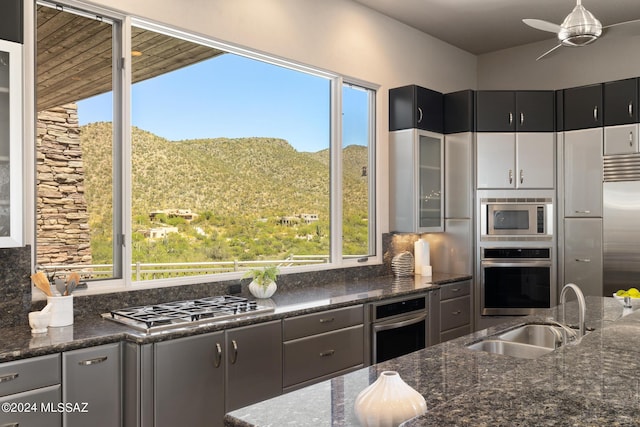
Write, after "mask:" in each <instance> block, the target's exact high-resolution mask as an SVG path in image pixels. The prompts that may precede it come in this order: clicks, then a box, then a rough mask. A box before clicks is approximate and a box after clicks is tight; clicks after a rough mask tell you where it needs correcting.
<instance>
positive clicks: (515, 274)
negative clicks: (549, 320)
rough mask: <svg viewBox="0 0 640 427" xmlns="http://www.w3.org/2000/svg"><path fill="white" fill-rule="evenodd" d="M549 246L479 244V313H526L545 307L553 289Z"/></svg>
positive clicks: (553, 282)
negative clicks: (482, 245)
mask: <svg viewBox="0 0 640 427" xmlns="http://www.w3.org/2000/svg"><path fill="white" fill-rule="evenodd" d="M552 257H553V254H552V249H551V247H545V248H536V247H496V248H490V247H483V248H481V261H480V310H481V313H480V314H481V315H527V314H532V313H534V312H535V310H536V309H540V308H549V307H551V303H552V302H555V301H554V299H555V298H554V295H555V292H556V283H555V272H554V267H553V262H552V259H553V258H552Z"/></svg>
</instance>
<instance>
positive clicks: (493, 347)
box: [467, 339, 555, 359]
mask: <svg viewBox="0 0 640 427" xmlns="http://www.w3.org/2000/svg"><path fill="white" fill-rule="evenodd" d="M467 348H469V349H471V350H480V351H486V352H488V353H496V354H504V355H505V356H512V357H519V358H522V359H536V358H538V357H540V356H542V355H545V354H547V353H550V352H552V351H553V350H555V348H554V347H543V346H539V345H531V344H523V343H520V342H513V341H503V340H499V339H486V340H482V341H479V342H477V343H474V344H470V345H468V346H467Z"/></svg>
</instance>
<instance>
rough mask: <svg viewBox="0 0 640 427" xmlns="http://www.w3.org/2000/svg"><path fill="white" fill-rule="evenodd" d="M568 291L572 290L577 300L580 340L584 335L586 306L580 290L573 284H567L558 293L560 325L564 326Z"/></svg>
mask: <svg viewBox="0 0 640 427" xmlns="http://www.w3.org/2000/svg"><path fill="white" fill-rule="evenodd" d="M569 289H573V292H574V293H575V294H576V297H577V298H578V329H579V331H580V332H579V338H582V337H583V336H584V334H585V323H584V318H585V315H586V312H587V306H586V304H585V301H584V294H583V293H582V291H581V290H580V288H579V287H578V286H577V285H575V284H573V283H567V284H566V285H564V287H563V288H562V292H560V304H561V305H562V323H563V324H565V325H566V303H567V291H568V290H569Z"/></svg>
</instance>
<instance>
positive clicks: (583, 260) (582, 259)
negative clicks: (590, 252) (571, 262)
mask: <svg viewBox="0 0 640 427" xmlns="http://www.w3.org/2000/svg"><path fill="white" fill-rule="evenodd" d="M576 262H591V260H590V259H589V258H576Z"/></svg>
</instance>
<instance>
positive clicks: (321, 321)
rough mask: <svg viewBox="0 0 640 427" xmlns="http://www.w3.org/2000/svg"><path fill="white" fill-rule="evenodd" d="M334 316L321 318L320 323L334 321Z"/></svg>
mask: <svg viewBox="0 0 640 427" xmlns="http://www.w3.org/2000/svg"><path fill="white" fill-rule="evenodd" d="M333 320H334V318H333V317H329V318H327V319H320V323H331V322H333Z"/></svg>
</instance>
